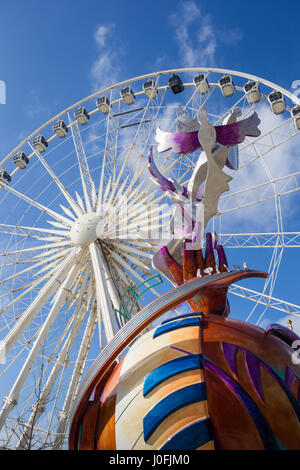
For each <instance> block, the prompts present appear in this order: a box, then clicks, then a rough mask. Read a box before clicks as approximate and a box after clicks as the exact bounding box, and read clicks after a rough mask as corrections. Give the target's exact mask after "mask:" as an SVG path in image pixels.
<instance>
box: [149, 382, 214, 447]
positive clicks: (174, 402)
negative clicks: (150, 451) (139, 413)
mask: <svg viewBox="0 0 300 470" xmlns="http://www.w3.org/2000/svg"><path fill="white" fill-rule="evenodd" d="M204 400H206V388H205V382H201V383H197V384H193V385H189V386H188V387H184V388H182V389H180V390H176V392H173V393H171V394H170V395H168V396H167V397H165V398H163V399H162V400H160V402H158V403H157V404H156V405H155V406H154V407H153V408H152V409H151V410H150V411H149V412H148V413H147V414H146V415H145V416H144V420H143V430H144V439H145V441H147V440H148V439H149V438H150V437H151V436H152V434H153V433H154V431H155V430H156V429H157V428H158V426H159V425H160V424H161V423H162V422H163V421H164V420H165V419H166V418H167V417H168V416H170V415H171V414H172V413H174V412H175V411H177V410H179V409H180V408H183V407H184V406H187V405H191V404H192V403H198V402H201V401H204Z"/></svg>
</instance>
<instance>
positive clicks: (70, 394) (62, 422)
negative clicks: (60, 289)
mask: <svg viewBox="0 0 300 470" xmlns="http://www.w3.org/2000/svg"><path fill="white" fill-rule="evenodd" d="M95 326H96V319H95V312H91V314H90V316H89V319H88V322H87V324H86V328H85V331H84V334H83V337H82V341H81V345H80V349H79V352H78V356H77V360H76V363H75V366H74V369H73V373H72V377H71V380H70V384H69V388H68V391H67V394H66V397H65V401H64V405H63V408H62V410H61V412H60V414H59V419H58V426H57V431H56V438H55V441H54V444H53V449H56V450H58V449H61V447H62V445H63V443H64V439H65V433H66V428H67V425H68V420H69V414H70V409H71V406H72V403H73V401H74V400H75V398H76V395H77V391H78V387H79V382H80V378H81V376H82V373H83V370H84V367H85V363H86V359H87V355H88V351H89V349H90V345H91V341H92V337H93V333H94V330H95Z"/></svg>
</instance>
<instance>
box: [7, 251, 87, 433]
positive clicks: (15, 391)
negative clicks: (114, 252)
mask: <svg viewBox="0 0 300 470" xmlns="http://www.w3.org/2000/svg"><path fill="white" fill-rule="evenodd" d="M83 252H84V250H81V249H80V250H78V251H77V253H76V255H77V256H76V257H75V256H74V257H72V258H73V264H72V267H71V268H70V270H69V272H68V274H67V277H66V279H65V280H64V281H63V283H62V284H61V285H60V287H59V288H58V290H57V292H56V294H55V301H54V303H53V306H52V308H51V310H50V312H49V314H48V316H47V319H46V321H45V322H44V324H43V326H42V327H41V329H40V332H39V334H38V336H37V338H36V340H35V342H34V344H33V346H32V349H31V351H30V353H29V354H28V356H27V359H26V361H25V363H24V365H23V367H22V368H21V371H20V373H19V375H18V377H17V379H16V381H15V383H14V385H13V387H12V388H11V389H10V392H9V395H8V396H7V397H6V398H5V401H4V404H3V406H2V409H1V411H0V430H1V429H2V427H3V425H4V423H5V421H6V418H7V416H8V415H9V413H10V412H11V410H12V409H13V408H14V407H15V405H16V404H17V401H18V397H19V394H20V391H21V388H22V386H23V384H24V382H25V380H26V378H27V376H28V373H29V371H30V369H31V367H32V365H33V363H34V361H35V360H36V358H37V355H38V353H39V351H40V349H41V348H42V345H43V343H44V341H45V338H46V337H47V335H48V333H49V330H50V328H51V326H52V325H53V322H54V320H55V318H56V316H57V314H58V312H59V310H60V309H61V307H62V305H63V304H64V302H65V300H66V296H67V291H68V290H69V289H70V287H71V285H72V283H73V281H74V279H75V276H76V274H77V271H78V267H79V264H80V262H81V261H82V258H83V255H84V253H83ZM74 258H75V259H74ZM21 320H22V318H21Z"/></svg>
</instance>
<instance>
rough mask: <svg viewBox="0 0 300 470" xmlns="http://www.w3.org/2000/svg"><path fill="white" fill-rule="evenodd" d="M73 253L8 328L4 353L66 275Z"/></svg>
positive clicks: (73, 251) (74, 251) (4, 342)
mask: <svg viewBox="0 0 300 470" xmlns="http://www.w3.org/2000/svg"><path fill="white" fill-rule="evenodd" d="M75 253H76V250H75V249H74V250H72V252H71V253H70V254H69V256H67V258H66V259H65V260H64V261H63V263H62V264H61V265H60V268H59V269H58V270H57V272H56V273H55V274H54V275H53V276H52V277H51V278H50V280H49V281H48V282H47V283H46V284H45V286H44V287H43V288H42V289H41V291H40V292H39V294H38V295H37V296H36V297H35V299H34V300H33V302H32V303H31V305H30V306H29V307H28V309H27V310H26V311H25V312H24V313H23V315H22V316H21V318H20V320H19V321H18V322H17V323H16V324H15V326H14V327H13V328H12V329H11V330H10V332H9V333H8V335H7V336H6V338H5V339H4V341H3V347H4V348H5V352H6V354H8V353H9V351H10V350H11V348H12V347H13V346H14V344H15V343H16V341H17V340H18V338H19V337H20V336H21V335H22V334H23V333H24V331H25V329H26V328H27V327H28V325H29V324H30V323H31V322H32V320H33V319H34V318H35V316H36V315H37V314H38V312H39V311H40V310H41V309H42V307H43V306H44V305H45V304H46V302H47V301H48V300H49V298H50V297H51V295H52V294H53V293H54V292H55V290H56V289H58V287H59V286H60V284H61V282H62V279H63V278H64V277H65V276H66V273H67V272H68V270H69V269H70V267H71V266H72V264H73V262H74V258H75V256H76V255H75Z"/></svg>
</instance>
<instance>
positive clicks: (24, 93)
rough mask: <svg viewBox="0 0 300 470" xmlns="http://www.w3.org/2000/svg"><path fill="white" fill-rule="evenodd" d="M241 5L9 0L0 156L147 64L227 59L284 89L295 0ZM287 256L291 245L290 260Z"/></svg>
mask: <svg viewBox="0 0 300 470" xmlns="http://www.w3.org/2000/svg"><path fill="white" fill-rule="evenodd" d="M245 3H246V2H245ZM241 5H242V4H241V2H240V1H238V0H229V1H227V2H225V1H223V0H222V1H221V0H215V1H214V2H211V1H208V0H201V1H196V0H195V1H185V2H179V1H176V2H171V1H169V0H163V1H162V0H161V1H158V0H153V1H151V2H147V3H146V2H140V1H137V0H130V1H128V2H127V3H124V2H121V1H119V0H118V1H117V0H112V1H102V0H86V1H85V2H80V1H78V0H73V1H71V0H62V1H58V0H52V1H51V2H50V1H49V2H45V1H44V2H41V1H37V0H28V1H26V2H24V1H21V0H18V1H17V0H11V1H10V2H5V4H2V5H1V16H0V63H1V67H0V80H3V81H5V84H6V104H5V105H4V104H3V105H2V104H1V105H0V137H1V138H0V152H1V155H3V156H4V155H6V154H7V153H8V152H9V151H11V150H12V149H13V148H14V147H15V146H16V145H17V144H18V143H19V142H20V141H21V140H22V139H23V138H24V137H26V136H27V135H28V134H30V133H31V132H32V131H34V129H36V128H37V127H39V126H40V125H41V124H42V123H43V122H45V121H47V120H48V119H49V118H50V117H52V116H53V115H55V114H56V113H58V112H59V111H61V110H62V109H64V108H65V107H67V106H69V105H71V104H73V103H74V102H76V101H78V100H79V99H81V98H83V97H85V96H87V95H89V94H90V93H91V92H93V91H95V90H96V89H99V88H102V87H103V86H105V85H110V84H113V83H114V82H116V81H122V80H126V79H127V78H130V77H134V76H138V75H142V74H144V73H148V72H152V71H158V70H165V69H169V68H173V67H174V68H176V67H179V68H180V67H184V66H215V67H220V68H221V67H224V68H228V69H233V70H240V71H242V72H248V73H251V74H255V75H258V76H261V77H264V78H266V79H269V80H271V81H273V82H275V83H278V84H280V85H281V86H283V87H285V88H286V89H288V90H290V89H291V85H292V82H293V81H295V80H298V79H299V80H300V71H299V68H298V67H299V66H298V64H299V47H298V41H297V40H296V38H297V35H296V32H298V18H299V13H300V5H299V3H298V2H296V1H289V2H288V7H285V8H284V7H283V5H282V3H279V2H275V3H274V1H269V0H264V1H263V2H262V1H258V0H253V1H251V2H249V5H250V6H249V7H248V11H247V7H243V8H242V6H241ZM293 256H294V255H292V254H291V253H289V254H287V259H288V261H287V266H292V262H293ZM288 269H289V268H288V267H287V268H286V270H285V271H283V272H284V273H286V272H288ZM279 292H280V295H281V296H282V297H285V298H286V299H289V300H291V301H292V302H295V303H300V299H299V297H298V294H297V293H295V292H294V289H293V288H292V287H291V285H290V284H286V283H284V284H282V287H281V288H280V289H279ZM284 294H286V295H284Z"/></svg>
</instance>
